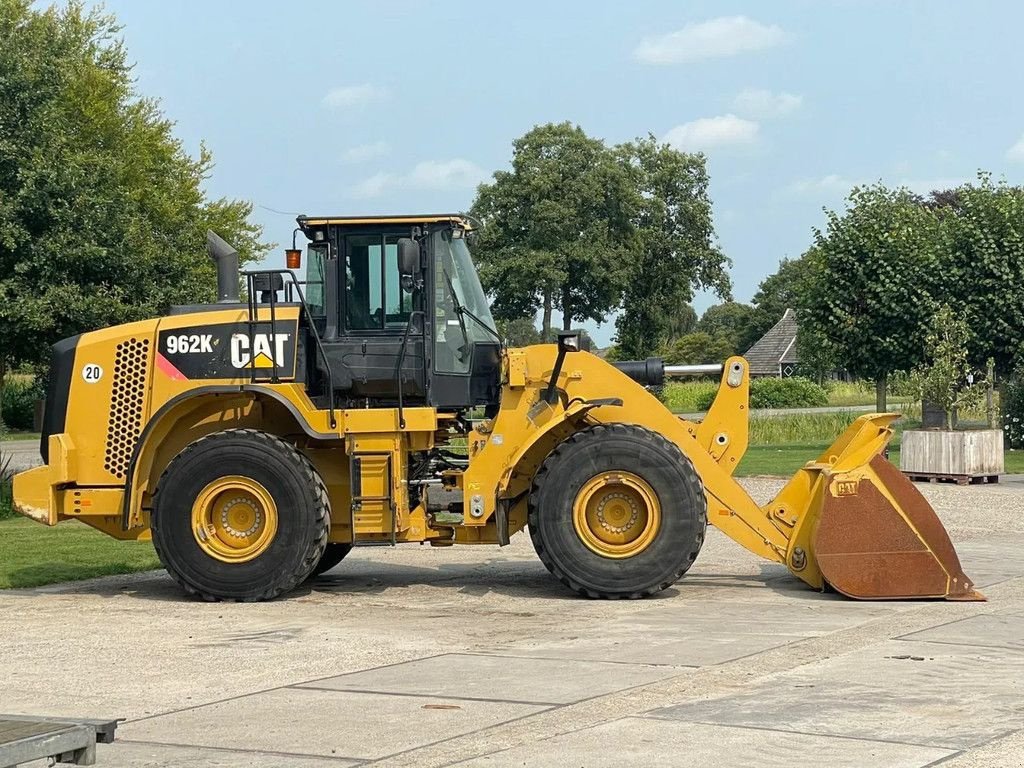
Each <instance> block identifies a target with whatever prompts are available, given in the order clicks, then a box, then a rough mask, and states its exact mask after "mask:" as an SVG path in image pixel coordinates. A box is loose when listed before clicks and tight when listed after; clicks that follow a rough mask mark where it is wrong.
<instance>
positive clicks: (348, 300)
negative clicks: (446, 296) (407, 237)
mask: <svg viewBox="0 0 1024 768" xmlns="http://www.w3.org/2000/svg"><path fill="white" fill-rule="evenodd" d="M411 312H412V294H410V293H409V292H408V291H406V290H405V289H404V288H402V282H401V278H400V276H399V273H398V235H350V236H349V237H347V238H346V239H345V326H346V327H347V328H348V329H349V330H353V331H382V330H398V331H401V330H404V329H405V326H406V323H407V322H408V320H409V314H410V313H411Z"/></svg>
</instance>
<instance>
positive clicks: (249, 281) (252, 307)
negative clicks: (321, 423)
mask: <svg viewBox="0 0 1024 768" xmlns="http://www.w3.org/2000/svg"><path fill="white" fill-rule="evenodd" d="M242 274H243V275H245V277H246V287H247V288H248V289H249V296H248V300H249V338H250V339H251V338H252V324H253V322H257V321H258V316H257V312H258V308H259V303H258V302H257V301H256V298H255V293H256V291H255V282H256V280H255V278H256V275H282V276H283V275H287V276H288V277H289V279H290V280H291V284H293V285H294V286H295V292H296V293H297V294H298V296H299V304H300V305H301V306H302V312H303V314H304V315H305V316H306V320H307V321H308V322H309V330H310V332H311V333H312V335H313V339H314V340H315V342H316V348H317V352H318V353H319V354H320V358H321V359H322V360H323V361H324V370H325V372H326V374H327V414H328V420H329V422H330V425H331V429H337V427H338V421H337V419H336V418H335V416H334V376H333V374H332V373H331V363H330V361H329V360H328V359H327V350H326V349H324V344H323V341H322V340H321V339H320V334H319V333H317V331H316V324H315V323H314V322H313V313H312V312H310V311H309V305H308V304H306V296H305V294H303V292H302V288H301V287H300V284H299V280H298V278H297V277H296V276H295V273H294V272H293V271H292V270H290V269H254V270H249V271H246V272H243V273H242ZM271 287H273V285H271ZM276 296H277V292H276V291H271V300H270V314H271V331H270V333H271V341H272V342H273V334H274V326H273V321H274V313H275V309H276V306H277V304H276ZM254 317H255V318H257V320H254ZM297 352H298V340H297V339H296V353H297ZM273 363H274V378H275V379H276V378H277V361H276V360H274V361H273ZM255 370H256V369H255V368H253V369H252V375H253V377H255V375H256V372H255Z"/></svg>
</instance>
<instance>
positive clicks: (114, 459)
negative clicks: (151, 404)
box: [103, 339, 149, 479]
mask: <svg viewBox="0 0 1024 768" xmlns="http://www.w3.org/2000/svg"><path fill="white" fill-rule="evenodd" d="M148 373H149V339H128V340H126V341H122V342H121V343H120V344H118V345H117V356H116V357H115V358H114V383H113V389H112V390H111V393H110V426H109V427H108V429H107V451H106V455H105V461H104V464H103V467H104V468H105V469H106V470H107V471H108V472H109V473H110V474H112V475H114V476H115V477H117V478H120V479H124V477H125V475H126V474H127V473H128V463H129V462H130V461H131V458H132V451H133V450H135V444H136V443H137V442H138V441H139V433H140V432H141V431H142V407H143V405H144V404H145V399H146V378H147V375H148Z"/></svg>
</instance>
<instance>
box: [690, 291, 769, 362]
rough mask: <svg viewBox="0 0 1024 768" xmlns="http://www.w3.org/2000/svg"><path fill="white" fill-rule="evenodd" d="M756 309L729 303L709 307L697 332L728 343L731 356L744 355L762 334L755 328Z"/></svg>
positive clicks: (735, 302) (698, 325)
mask: <svg viewBox="0 0 1024 768" xmlns="http://www.w3.org/2000/svg"><path fill="white" fill-rule="evenodd" d="M753 320H754V308H753V307H752V306H750V305H749V304H741V303H740V302H737V301H727V302H725V303H723V304H714V305H712V306H710V307H708V308H707V309H706V310H705V311H704V314H703V315H701V318H700V322H698V323H697V330H698V331H703V332H704V333H707V334H710V335H711V336H714V337H717V338H720V339H722V340H724V341H725V342H727V344H728V346H729V348H730V349H731V350H732V351H731V352H730V354H733V355H738V354H743V353H744V352H746V351H747V350H748V349H750V347H751V346H753V344H754V342H755V341H757V340H758V339H759V338H760V336H761V335H760V334H758V333H757V330H756V329H755V328H754V324H753Z"/></svg>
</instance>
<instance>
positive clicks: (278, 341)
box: [231, 333, 291, 368]
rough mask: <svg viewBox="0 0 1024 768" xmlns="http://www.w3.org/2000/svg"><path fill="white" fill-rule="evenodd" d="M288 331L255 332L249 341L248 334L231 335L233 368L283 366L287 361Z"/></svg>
mask: <svg viewBox="0 0 1024 768" xmlns="http://www.w3.org/2000/svg"><path fill="white" fill-rule="evenodd" d="M290 338H291V334H288V333H275V334H269V333H256V334H253V336H252V339H251V342H250V338H249V334H247V333H235V334H232V336H231V364H232V365H233V366H234V367H235V368H273V367H275V366H277V367H278V368H284V367H285V366H286V363H287V357H286V356H285V350H286V349H287V344H288V339H290Z"/></svg>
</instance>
